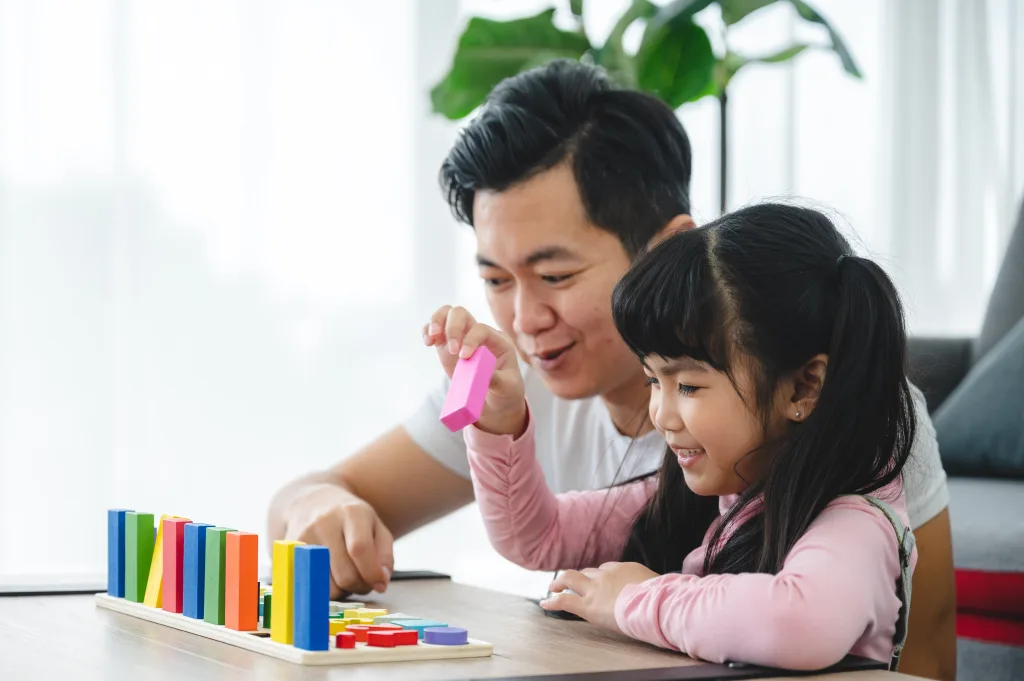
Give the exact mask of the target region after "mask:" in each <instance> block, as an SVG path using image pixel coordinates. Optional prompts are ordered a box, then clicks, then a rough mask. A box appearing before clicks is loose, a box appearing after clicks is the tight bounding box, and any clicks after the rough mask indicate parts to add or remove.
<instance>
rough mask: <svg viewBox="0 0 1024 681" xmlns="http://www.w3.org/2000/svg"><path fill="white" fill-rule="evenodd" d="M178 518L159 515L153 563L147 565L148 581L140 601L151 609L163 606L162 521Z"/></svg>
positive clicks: (178, 516)
mask: <svg viewBox="0 0 1024 681" xmlns="http://www.w3.org/2000/svg"><path fill="white" fill-rule="evenodd" d="M180 517H181V516H180V515H161V516H160V524H159V525H157V528H156V541H155V542H153V561H152V562H151V563H150V564H149V581H148V582H146V596H145V598H143V599H142V602H143V604H145V605H148V606H149V607H151V608H162V607H163V606H164V521H165V520H167V519H168V518H180Z"/></svg>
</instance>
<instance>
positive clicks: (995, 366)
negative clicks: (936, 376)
mask: <svg viewBox="0 0 1024 681" xmlns="http://www.w3.org/2000/svg"><path fill="white" fill-rule="evenodd" d="M1022 417H1024V319H1021V320H1020V321H1019V322H1017V324H1016V325H1015V326H1014V327H1013V328H1012V329H1010V331H1009V333H1007V334H1006V336H1005V337H1003V339H1002V340H1001V341H999V342H998V343H996V345H995V346H994V347H993V348H992V349H991V350H990V351H989V352H988V354H986V355H985V356H984V357H983V358H982V359H981V361H980V362H978V364H977V365H975V366H974V368H972V369H971V371H970V372H969V373H968V374H967V377H966V378H964V380H963V382H962V383H961V384H960V385H959V386H957V388H956V390H954V391H953V393H952V394H950V396H949V397H948V398H947V399H946V401H945V402H943V403H942V406H941V407H939V409H938V410H937V411H936V412H935V416H934V418H933V423H934V424H935V435H936V438H937V439H938V442H939V452H941V455H942V463H943V466H944V467H945V469H946V471H947V472H948V473H953V474H959V475H976V476H990V477H1016V478H1024V418H1022Z"/></svg>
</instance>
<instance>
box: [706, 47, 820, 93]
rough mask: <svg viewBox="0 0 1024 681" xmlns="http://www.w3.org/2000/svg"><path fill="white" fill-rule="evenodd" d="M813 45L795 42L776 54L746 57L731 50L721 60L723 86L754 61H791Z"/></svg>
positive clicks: (775, 62) (772, 62) (768, 62)
mask: <svg viewBox="0 0 1024 681" xmlns="http://www.w3.org/2000/svg"><path fill="white" fill-rule="evenodd" d="M808 47H811V45H807V44H805V43H794V44H792V45H790V46H789V47H787V48H786V49H784V50H779V51H778V52H776V53H775V54H766V55H764V56H762V57H746V56H744V55H742V54H737V53H736V52H729V53H728V54H726V55H725V58H724V59H722V60H721V62H719V64H720V67H721V69H722V73H721V74H720V76H719V77H720V78H721V79H722V84H721V87H725V86H726V85H728V84H729V82H730V81H732V79H733V76H735V75H736V72H737V71H739V70H740V69H741V68H743V67H744V66H746V65H747V64H750V63H752V62H759V63H762V64H778V63H781V62H784V61H789V60H790V59H792V58H793V57H795V56H796V55H798V54H800V53H801V52H803V51H804V50H806V49H807V48H808Z"/></svg>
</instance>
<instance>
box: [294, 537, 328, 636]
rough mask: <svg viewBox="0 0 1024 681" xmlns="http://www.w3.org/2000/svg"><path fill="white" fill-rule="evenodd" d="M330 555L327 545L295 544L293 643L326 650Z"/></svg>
mask: <svg viewBox="0 0 1024 681" xmlns="http://www.w3.org/2000/svg"><path fill="white" fill-rule="evenodd" d="M330 589H331V554H330V551H329V550H328V549H327V547H326V546H308V545H307V546H296V547H295V588H294V594H293V595H292V598H293V599H294V600H293V603H294V607H295V610H294V611H293V612H294V624H293V625H292V626H293V627H294V631H295V634H294V637H293V645H294V646H295V647H296V648H301V649H303V650H327V643H328V641H329V639H330V632H329V630H328V629H329V627H328V623H329V620H330Z"/></svg>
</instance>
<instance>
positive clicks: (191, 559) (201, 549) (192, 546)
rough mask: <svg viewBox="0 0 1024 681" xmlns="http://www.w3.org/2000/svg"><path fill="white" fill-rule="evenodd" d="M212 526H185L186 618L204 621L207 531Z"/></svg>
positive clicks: (184, 577)
mask: <svg viewBox="0 0 1024 681" xmlns="http://www.w3.org/2000/svg"><path fill="white" fill-rule="evenodd" d="M210 527H213V526H212V525H207V524H206V523H187V524H186V525H185V568H184V571H183V575H182V590H183V591H184V592H185V593H184V596H183V603H182V607H181V612H182V614H183V615H185V617H191V618H192V619H196V620H201V619H203V606H204V605H205V594H206V589H205V587H206V530H207V529H209V528H210Z"/></svg>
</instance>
